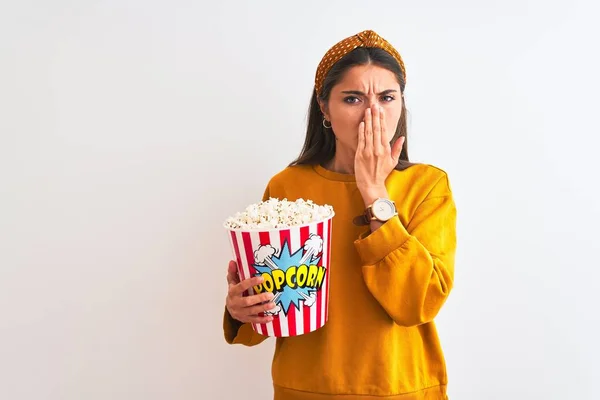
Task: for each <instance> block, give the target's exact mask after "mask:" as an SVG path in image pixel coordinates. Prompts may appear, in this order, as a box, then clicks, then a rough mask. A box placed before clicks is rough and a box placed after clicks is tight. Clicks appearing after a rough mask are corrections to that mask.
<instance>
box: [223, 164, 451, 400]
mask: <svg viewBox="0 0 600 400" xmlns="http://www.w3.org/2000/svg"><path fill="white" fill-rule="evenodd" d="M386 186H387V189H388V192H389V195H390V198H391V199H392V200H394V201H395V202H396V207H397V208H398V214H399V215H398V217H395V218H393V219H391V220H390V221H388V222H386V223H385V224H383V225H382V226H381V227H380V228H379V229H377V230H376V231H374V232H372V233H371V232H370V228H369V227H357V226H355V225H353V223H352V220H353V218H354V217H355V216H357V215H359V214H361V213H362V212H363V211H364V208H365V206H364V202H363V200H362V197H361V195H360V192H359V191H358V189H357V186H356V182H355V179H354V176H353V175H345V174H339V173H335V172H332V171H329V170H326V169H324V168H323V167H321V166H295V167H288V168H286V169H285V170H283V171H282V172H280V173H278V174H277V175H275V176H274V177H273V178H272V179H271V181H270V182H269V184H268V187H267V189H266V191H265V198H268V197H277V198H280V199H282V198H287V199H288V200H296V199H298V198H304V199H311V200H313V201H314V202H316V203H318V204H331V205H332V206H333V207H334V210H335V213H336V215H335V217H334V218H333V231H332V246H331V265H330V268H331V280H330V300H329V320H328V322H327V323H326V324H325V326H324V327H323V328H321V329H319V330H317V331H315V332H312V333H309V334H306V335H302V336H296V337H289V338H277V342H276V347H275V354H274V357H273V365H272V376H273V384H274V394H275V400H308V399H312V400H326V399H336V400H358V399H380V396H388V397H386V400H392V399H401V400H412V399H436V400H437V399H447V396H446V383H447V375H446V366H445V362H444V356H443V353H442V349H441V347H440V342H439V339H438V335H437V332H436V328H435V325H434V322H433V319H434V317H435V316H436V315H437V314H438V312H439V310H440V308H441V307H442V305H443V304H444V302H445V300H446V298H447V297H448V294H449V293H450V290H451V289H452V285H453V278H454V254H455V248H456V229H455V226H456V208H455V204H454V200H453V197H452V192H451V189H450V184H449V181H448V177H447V174H446V173H445V172H444V171H442V170H440V169H439V168H436V167H434V166H431V165H427V164H416V165H414V166H411V167H409V168H408V169H406V170H404V171H393V172H392V174H391V175H390V176H389V178H388V179H387V182H386ZM224 332H225V338H226V340H227V342H229V343H239V344H243V345H247V346H253V345H256V344H259V343H261V342H262V341H263V340H265V339H266V337H265V336H262V335H260V334H257V333H255V332H254V331H253V330H252V327H251V326H250V325H249V324H241V323H240V322H238V321H235V320H233V319H232V317H231V316H230V315H229V314H228V313H227V311H226V312H225V316H224Z"/></svg>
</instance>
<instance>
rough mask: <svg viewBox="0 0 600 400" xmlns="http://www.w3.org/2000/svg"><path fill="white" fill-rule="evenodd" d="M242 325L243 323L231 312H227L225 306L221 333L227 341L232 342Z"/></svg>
mask: <svg viewBox="0 0 600 400" xmlns="http://www.w3.org/2000/svg"><path fill="white" fill-rule="evenodd" d="M242 325H243V323H241V322H240V321H238V320H236V319H234V318H233V317H232V316H231V314H229V311H227V307H225V313H224V314H223V333H224V335H225V340H226V341H227V343H229V344H233V343H234V342H235V338H236V337H237V335H238V332H239V330H240V328H241V327H242Z"/></svg>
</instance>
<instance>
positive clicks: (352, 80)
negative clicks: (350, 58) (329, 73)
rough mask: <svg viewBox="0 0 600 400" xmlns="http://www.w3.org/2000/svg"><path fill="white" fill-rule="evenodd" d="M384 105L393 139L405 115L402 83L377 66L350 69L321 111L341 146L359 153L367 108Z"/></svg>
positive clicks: (390, 135)
mask: <svg viewBox="0 0 600 400" xmlns="http://www.w3.org/2000/svg"><path fill="white" fill-rule="evenodd" d="M372 106H375V107H377V106H381V107H382V108H383V110H384V115H385V129H386V132H387V135H388V137H389V138H390V140H391V138H392V136H393V135H394V132H396V127H397V126H398V121H399V120H400V115H401V114H402V94H401V92H400V84H399V83H398V80H397V79H396V76H395V75H394V73H393V72H391V71H389V70H387V69H385V68H382V67H379V66H376V65H374V64H368V65H359V66H355V67H352V68H350V69H349V70H348V71H347V72H346V74H345V75H344V77H343V78H342V80H340V82H338V83H337V84H336V85H335V86H334V87H333V88H332V90H331V94H330V96H329V102H328V103H327V104H326V105H325V104H321V111H322V112H323V115H325V118H326V119H327V120H328V121H331V129H332V130H333V132H334V134H335V136H336V138H337V139H338V144H337V145H338V146H339V145H340V144H341V145H343V146H345V147H347V148H348V149H349V150H352V151H356V148H357V144H358V125H359V124H360V123H361V122H362V121H363V119H364V116H365V110H366V109H367V108H368V107H372Z"/></svg>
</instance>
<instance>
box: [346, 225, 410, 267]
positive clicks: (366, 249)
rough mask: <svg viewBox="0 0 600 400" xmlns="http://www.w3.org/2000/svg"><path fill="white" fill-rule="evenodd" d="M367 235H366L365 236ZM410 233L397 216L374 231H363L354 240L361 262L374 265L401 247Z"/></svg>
mask: <svg viewBox="0 0 600 400" xmlns="http://www.w3.org/2000/svg"><path fill="white" fill-rule="evenodd" d="M367 235H368V236H367ZM410 237H411V235H410V233H408V231H407V230H406V228H405V227H404V226H403V225H402V222H401V221H400V218H398V216H396V217H394V218H392V219H390V220H388V221H386V222H385V223H384V224H383V225H381V226H380V227H379V228H378V229H376V230H375V231H374V232H370V231H369V232H365V233H364V234H362V235H360V237H359V238H358V239H357V240H355V241H354V246H355V247H356V250H357V251H358V255H359V256H360V258H361V260H362V262H363V264H365V265H374V264H377V263H378V262H379V261H381V260H383V259H384V258H385V257H387V255H388V254H390V253H391V252H393V251H395V250H397V249H398V248H399V247H401V246H402V245H403V244H404V243H405V242H406V241H407V240H408V239H410Z"/></svg>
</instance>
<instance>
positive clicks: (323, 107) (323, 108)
mask: <svg viewBox="0 0 600 400" xmlns="http://www.w3.org/2000/svg"><path fill="white" fill-rule="evenodd" d="M317 101H318V102H319V108H320V109H321V112H322V113H323V116H325V119H326V120H327V121H331V118H329V110H328V107H327V104H325V103H324V102H323V101H322V100H317Z"/></svg>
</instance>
